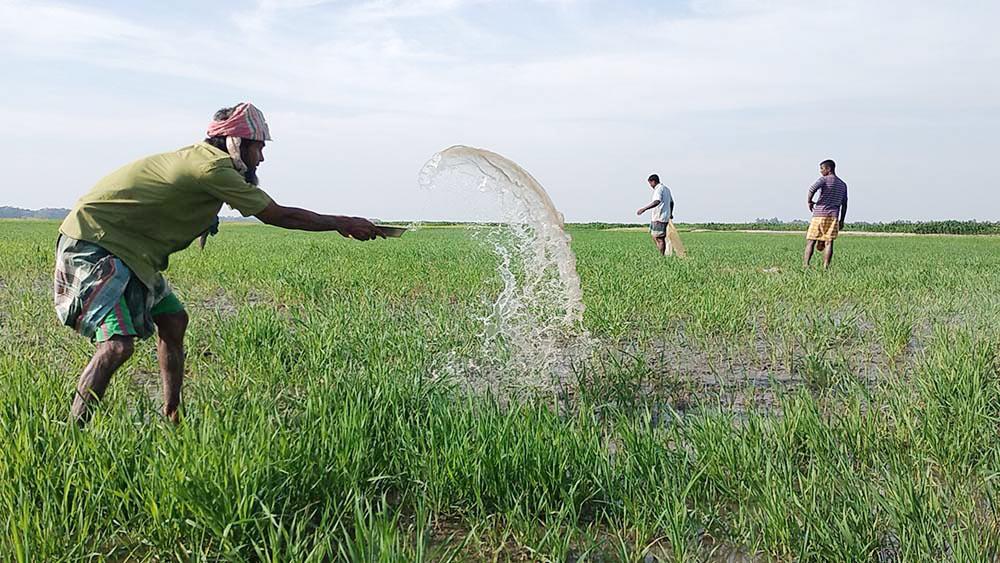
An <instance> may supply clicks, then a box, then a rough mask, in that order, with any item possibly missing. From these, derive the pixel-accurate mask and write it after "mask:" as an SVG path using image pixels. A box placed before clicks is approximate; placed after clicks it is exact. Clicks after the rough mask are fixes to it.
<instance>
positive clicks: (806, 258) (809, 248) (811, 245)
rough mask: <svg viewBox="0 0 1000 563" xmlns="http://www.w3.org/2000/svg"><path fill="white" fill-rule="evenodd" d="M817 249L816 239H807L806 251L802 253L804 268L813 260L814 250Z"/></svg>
mask: <svg viewBox="0 0 1000 563" xmlns="http://www.w3.org/2000/svg"><path fill="white" fill-rule="evenodd" d="M815 249H816V241H814V240H812V239H806V252H805V254H803V255H802V266H803V267H804V268H808V267H809V262H810V261H811V260H812V257H813V251H814V250H815Z"/></svg>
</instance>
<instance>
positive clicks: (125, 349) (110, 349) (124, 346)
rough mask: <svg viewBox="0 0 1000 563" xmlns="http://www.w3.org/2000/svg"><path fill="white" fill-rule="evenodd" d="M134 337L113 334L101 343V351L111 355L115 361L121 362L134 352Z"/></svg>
mask: <svg viewBox="0 0 1000 563" xmlns="http://www.w3.org/2000/svg"><path fill="white" fill-rule="evenodd" d="M134 340H135V339H134V338H132V337H126V336H115V337H112V338H111V340H108V341H106V342H103V343H102V344H101V350H100V351H101V353H104V354H107V355H109V356H111V358H113V359H114V361H115V362H117V363H122V362H125V361H126V360H128V359H129V358H131V357H132V353H133V352H135V342H134Z"/></svg>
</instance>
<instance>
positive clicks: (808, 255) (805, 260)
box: [802, 164, 847, 269]
mask: <svg viewBox="0 0 1000 563" xmlns="http://www.w3.org/2000/svg"><path fill="white" fill-rule="evenodd" d="M819 173H820V175H821V176H829V175H830V174H833V173H834V172H833V169H832V168H830V167H829V166H827V165H825V164H821V165H820V167H819ZM807 205H808V206H809V212H810V213H812V210H813V207H815V206H816V202H815V201H813V200H812V198H811V197H810V198H809V199H808V201H807ZM845 219H847V202H846V201H845V202H844V204H843V205H841V206H840V224H839V225H838V229H839V230H841V231H842V230H844V220H845ZM816 242H817V241H815V240H807V241H806V250H805V254H803V256H802V266H804V267H806V268H808V267H809V262H810V261H811V260H812V256H813V252H814V251H815V250H816ZM832 260H833V241H832V240H831V241H829V242H827V243H826V248H824V249H823V268H824V269H826V268H829V267H830V262H831V261H832Z"/></svg>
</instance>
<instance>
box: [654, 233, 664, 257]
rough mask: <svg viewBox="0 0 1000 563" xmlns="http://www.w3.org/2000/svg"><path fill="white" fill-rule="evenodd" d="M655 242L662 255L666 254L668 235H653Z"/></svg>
mask: <svg viewBox="0 0 1000 563" xmlns="http://www.w3.org/2000/svg"><path fill="white" fill-rule="evenodd" d="M653 242H654V243H656V250H658V251H659V252H660V256H664V255H665V253H666V252H667V241H666V237H660V236H656V235H653Z"/></svg>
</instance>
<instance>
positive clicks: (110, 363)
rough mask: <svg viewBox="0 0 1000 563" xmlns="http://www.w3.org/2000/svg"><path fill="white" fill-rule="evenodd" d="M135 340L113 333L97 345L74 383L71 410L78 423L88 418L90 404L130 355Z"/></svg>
mask: <svg viewBox="0 0 1000 563" xmlns="http://www.w3.org/2000/svg"><path fill="white" fill-rule="evenodd" d="M134 341H135V337H133V336H119V335H115V336H112V337H111V338H110V339H109V340H107V341H105V342H101V343H99V344H98V345H97V351H96V352H94V356H93V357H92V358H91V359H90V363H89V364H87V367H86V368H84V370H83V373H82V374H81V375H80V381H79V382H77V384H76V397H74V399H73V407H72V410H71V411H70V412H71V414H72V416H73V419H74V420H76V422H77V424H79V425H81V426H82V425H84V424H86V423H87V421H88V420H90V415H91V414H92V411H93V409H92V408H91V406H92V405H93V404H94V403H96V402H97V401H100V400H101V398H102V397H104V392H105V391H106V390H107V388H108V383H110V382H111V375H112V374H114V373H115V370H117V369H118V368H120V367H121V366H122V364H124V363H125V362H126V361H128V359H129V358H130V357H132V352H133V351H134V349H135V347H134Z"/></svg>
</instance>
